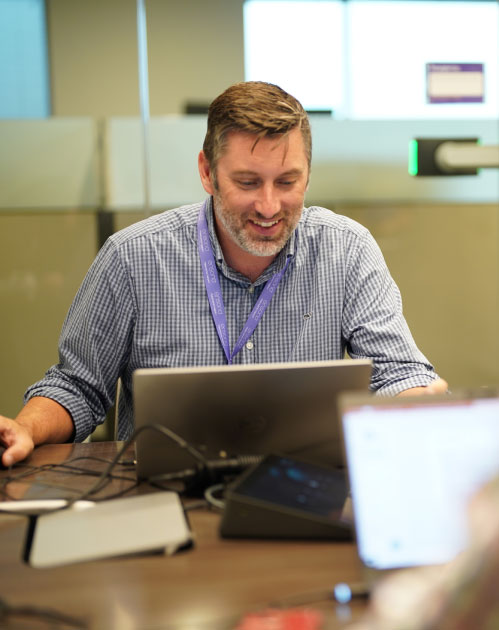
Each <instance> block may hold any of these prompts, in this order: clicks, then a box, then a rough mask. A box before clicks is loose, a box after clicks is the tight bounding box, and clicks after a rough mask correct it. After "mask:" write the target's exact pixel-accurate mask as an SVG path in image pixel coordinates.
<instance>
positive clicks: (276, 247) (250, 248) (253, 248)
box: [240, 239, 286, 258]
mask: <svg viewBox="0 0 499 630" xmlns="http://www.w3.org/2000/svg"><path fill="white" fill-rule="evenodd" d="M285 244H286V243H285V242H284V243H283V242H282V239H279V241H268V240H266V241H258V242H255V241H252V242H247V241H245V242H244V243H241V244H240V245H241V246H242V248H243V249H244V250H245V251H246V252H247V253H248V254H252V255H253V256H259V257H261V258H265V257H268V256H277V254H278V253H279V252H280V251H281V250H282V248H283V247H284V245H285Z"/></svg>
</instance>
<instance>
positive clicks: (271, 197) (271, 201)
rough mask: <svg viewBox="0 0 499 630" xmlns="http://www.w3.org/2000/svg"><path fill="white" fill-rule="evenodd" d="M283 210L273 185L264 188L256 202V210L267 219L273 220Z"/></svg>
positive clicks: (261, 189)
mask: <svg viewBox="0 0 499 630" xmlns="http://www.w3.org/2000/svg"><path fill="white" fill-rule="evenodd" d="M280 209H281V202H280V200H279V196H278V194H277V191H276V190H275V189H274V187H273V186H272V185H268V186H262V187H261V188H260V190H259V192H258V199H257V200H256V202H255V210H256V211H257V212H258V213H259V214H261V215H262V216H264V217H266V218H272V217H273V216H275V215H276V214H277V213H278V212H279V211H280Z"/></svg>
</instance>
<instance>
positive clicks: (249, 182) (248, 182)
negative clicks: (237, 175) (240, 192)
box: [238, 179, 256, 188]
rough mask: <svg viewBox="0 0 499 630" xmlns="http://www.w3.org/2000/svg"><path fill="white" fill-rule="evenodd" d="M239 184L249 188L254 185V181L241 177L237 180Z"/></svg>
mask: <svg viewBox="0 0 499 630" xmlns="http://www.w3.org/2000/svg"><path fill="white" fill-rule="evenodd" d="M238 184H239V186H241V187H242V188H251V187H252V186H256V182H255V181H254V180H251V179H242V180H239V181H238Z"/></svg>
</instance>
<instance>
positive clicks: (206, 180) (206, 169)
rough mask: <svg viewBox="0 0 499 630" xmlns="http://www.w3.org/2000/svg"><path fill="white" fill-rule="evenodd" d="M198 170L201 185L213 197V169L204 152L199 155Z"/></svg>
mask: <svg viewBox="0 0 499 630" xmlns="http://www.w3.org/2000/svg"><path fill="white" fill-rule="evenodd" d="M198 169H199V177H200V178H201V184H202V185H203V188H204V189H205V190H206V192H207V193H208V194H209V195H213V192H214V187H213V182H212V179H211V169H210V164H209V162H208V160H207V159H206V155H205V154H204V151H200V152H199V155H198Z"/></svg>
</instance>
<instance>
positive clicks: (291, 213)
mask: <svg viewBox="0 0 499 630" xmlns="http://www.w3.org/2000/svg"><path fill="white" fill-rule="evenodd" d="M213 200H214V213H215V216H216V218H217V219H218V220H219V221H220V223H221V224H222V226H223V227H224V229H225V231H226V232H227V233H228V235H229V236H230V238H231V239H232V240H233V241H234V242H235V243H236V244H237V245H238V246H239V247H240V248H241V249H242V250H243V251H245V252H247V253H248V254H252V255H253V256H262V257H263V256H276V255H277V254H278V253H279V252H280V251H281V250H282V249H283V247H284V246H285V245H286V243H287V242H288V240H289V238H290V236H291V234H292V233H293V232H294V230H295V228H296V226H297V225H298V221H299V220H300V217H301V213H302V210H303V204H302V205H301V206H300V207H299V208H298V207H297V208H292V209H290V210H288V212H287V213H286V214H285V215H284V216H282V217H280V221H281V226H280V227H281V230H280V231H279V233H278V234H277V235H269V236H265V235H264V234H256V233H255V232H253V231H252V230H251V227H249V226H248V219H249V218H250V216H252V218H253V219H256V220H258V221H268V220H269V219H266V218H264V217H261V216H260V215H258V213H256V215H255V213H254V212H245V213H242V214H239V213H237V212H234V211H233V210H230V209H229V208H227V207H226V206H225V205H224V203H223V200H222V196H221V195H220V193H219V192H214V193H213Z"/></svg>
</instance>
